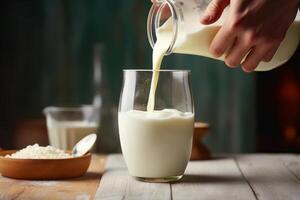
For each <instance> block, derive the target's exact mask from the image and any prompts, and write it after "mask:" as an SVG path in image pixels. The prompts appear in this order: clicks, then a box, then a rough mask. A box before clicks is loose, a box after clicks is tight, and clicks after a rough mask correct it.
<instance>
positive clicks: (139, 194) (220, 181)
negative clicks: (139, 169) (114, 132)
mask: <svg viewBox="0 0 300 200" xmlns="http://www.w3.org/2000/svg"><path fill="white" fill-rule="evenodd" d="M101 177H102V178H101ZM100 178H101V182H100ZM99 182H100V184H99ZM3 199H4V200H6V199H22V200H26V199H41V200H43V199H51V200H56V199H57V200H62V199H63V200H69V199H76V200H88V199H100V200H102V199H103V200H121V199H128V200H132V199H133V200H143V199H147V200H150V199H153V200H160V199H162V200H167V199H170V200H173V199H174V200H177V199H179V200H181V199H182V200H189V199H213V200H214V199H222V200H227V199H228V200H243V199H245V200H290V199H291V200H299V199H300V156H299V155H295V154H247V155H231V156H224V157H221V156H219V157H214V158H213V159H211V160H207V161H192V162H190V163H189V165H188V167H187V169H186V172H185V176H184V177H183V179H182V180H181V181H180V182H177V183H172V184H169V183H145V182H140V181H136V180H135V179H134V178H132V177H130V176H129V174H128V172H127V169H126V166H125V163H124V160H123V158H122V156H121V155H119V154H115V155H109V156H104V155H93V159H92V163H91V166H90V168H89V170H88V173H87V174H86V175H85V176H83V177H81V178H77V179H69V180H62V181H25V180H15V179H9V178H5V177H1V176H0V200H3Z"/></svg>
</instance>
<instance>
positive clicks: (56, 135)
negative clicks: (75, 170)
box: [47, 120, 98, 150]
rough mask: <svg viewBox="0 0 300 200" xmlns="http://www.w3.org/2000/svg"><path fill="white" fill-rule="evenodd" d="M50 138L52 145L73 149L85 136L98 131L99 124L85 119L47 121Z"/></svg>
mask: <svg viewBox="0 0 300 200" xmlns="http://www.w3.org/2000/svg"><path fill="white" fill-rule="evenodd" d="M47 127H48V138H49V142H50V145H51V146H54V147H56V148H59V149H63V150H71V149H72V148H73V147H74V145H75V144H76V143H77V142H78V141H79V140H81V139H82V138H84V137H85V136H87V135H89V134H91V133H96V131H97V128H98V124H97V123H95V122H85V121H62V122H54V121H52V120H51V122H50V121H47Z"/></svg>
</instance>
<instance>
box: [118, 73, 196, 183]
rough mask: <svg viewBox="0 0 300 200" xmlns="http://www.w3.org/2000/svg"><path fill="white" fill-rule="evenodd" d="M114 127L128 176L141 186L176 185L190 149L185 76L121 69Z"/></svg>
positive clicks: (189, 105)
mask: <svg viewBox="0 0 300 200" xmlns="http://www.w3.org/2000/svg"><path fill="white" fill-rule="evenodd" d="M154 73H157V76H156V77H159V78H158V79H157V80H153V79H152V76H153V74H154ZM151 83H152V84H151ZM153 90H154V91H153ZM149 105H152V106H149ZM118 123H119V136H120V142H121V148H122V153H123V156H124V159H125V162H126V165H127V168H128V171H129V173H130V175H131V176H133V177H135V178H136V179H138V180H142V181H147V182H170V181H177V180H179V179H180V178H181V177H182V176H183V174H184V171H185V168H186V166H187V163H188V161H189V159H190V155H191V149H192V139H193V125H194V107H193V98H192V93H191V77H190V71H188V70H159V71H153V70H124V81H123V88H122V92H121V97H120V103H119V114H118Z"/></svg>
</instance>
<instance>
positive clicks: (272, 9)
mask: <svg viewBox="0 0 300 200" xmlns="http://www.w3.org/2000/svg"><path fill="white" fill-rule="evenodd" d="M299 2H300V0H288V1H287V0H212V1H211V2H210V4H209V5H208V7H207V9H206V11H205V13H204V15H203V17H202V19H201V23H202V24H211V23H214V22H215V21H217V20H218V19H219V18H220V16H221V14H222V12H223V10H224V9H225V7H227V6H228V5H230V7H229V13H228V17H227V19H226V21H225V23H224V24H223V26H222V27H221V29H220V30H219V31H218V33H217V34H216V36H215V37H214V39H213V41H212V43H211V45H210V52H211V53H212V54H213V55H214V56H216V57H220V56H222V55H223V54H224V53H225V63H226V65H228V66H229V67H236V66H238V65H239V64H241V65H242V69H243V70H244V71H245V72H251V71H253V70H254V69H255V68H256V67H257V66H258V64H259V63H260V62H261V61H265V62H268V61H270V60H271V59H272V57H273V56H274V54H275V53H276V50H277V49H278V47H279V45H280V43H281V41H282V40H283V39H284V36H285V33H286V31H287V30H288V28H289V26H290V25H291V23H292V22H293V21H294V19H295V16H296V14H297V9H298V4H299ZM244 58H245V59H244Z"/></svg>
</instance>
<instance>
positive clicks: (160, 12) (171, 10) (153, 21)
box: [147, 0, 178, 55]
mask: <svg viewBox="0 0 300 200" xmlns="http://www.w3.org/2000/svg"><path fill="white" fill-rule="evenodd" d="M170 18H171V19H172V23H173V34H172V40H171V42H170V45H169V48H168V50H167V52H166V55H169V54H171V53H172V51H173V49H174V45H175V42H176V38H177V35H178V13H177V10H176V7H175V4H174V3H173V1H172V0H158V1H157V2H156V3H153V5H152V7H151V9H150V11H149V14H148V20H147V35H148V41H149V43H150V45H151V47H152V48H153V47H154V44H155V42H156V40H157V37H156V30H157V29H158V28H159V27H161V26H162V25H163V24H164V23H165V22H166V21H167V20H168V19H170Z"/></svg>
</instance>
